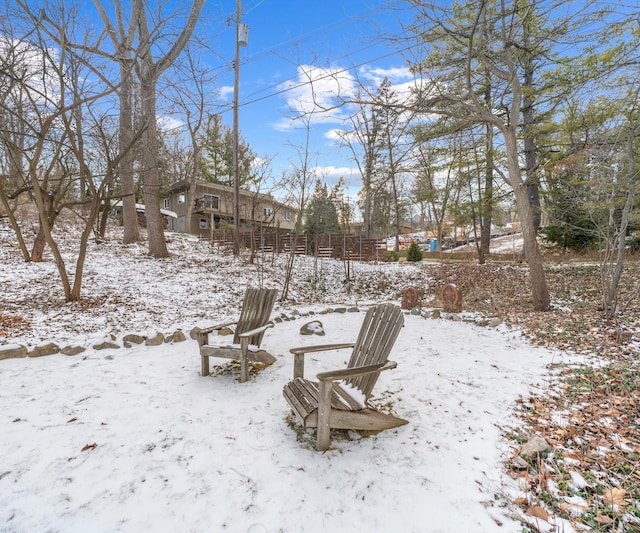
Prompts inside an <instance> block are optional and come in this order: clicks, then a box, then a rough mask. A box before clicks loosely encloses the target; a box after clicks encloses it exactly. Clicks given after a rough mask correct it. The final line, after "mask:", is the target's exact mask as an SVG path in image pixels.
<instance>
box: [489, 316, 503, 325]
mask: <svg viewBox="0 0 640 533" xmlns="http://www.w3.org/2000/svg"><path fill="white" fill-rule="evenodd" d="M500 324H502V319H501V318H498V317H494V318H492V319H491V320H489V323H488V324H487V326H488V327H490V328H497V327H498V326H499V325H500Z"/></svg>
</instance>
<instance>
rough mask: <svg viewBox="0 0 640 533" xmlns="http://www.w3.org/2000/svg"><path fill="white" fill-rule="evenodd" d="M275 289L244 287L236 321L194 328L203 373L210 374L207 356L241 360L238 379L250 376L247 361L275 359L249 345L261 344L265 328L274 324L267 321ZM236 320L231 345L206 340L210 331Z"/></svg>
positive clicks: (274, 297)
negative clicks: (240, 307)
mask: <svg viewBox="0 0 640 533" xmlns="http://www.w3.org/2000/svg"><path fill="white" fill-rule="evenodd" d="M276 294H277V290H276V289H247V292H246V294H245V296H244V302H243V303H242V310H241V311H240V318H239V319H238V321H237V322H229V323H227V324H220V325H217V326H211V327H208V328H204V329H199V330H197V331H196V332H195V337H196V340H197V341H198V344H199V345H200V358H201V361H202V375H203V376H208V375H209V357H222V358H225V359H234V360H236V361H240V381H241V382H245V381H247V379H249V363H250V362H255V363H262V364H265V365H270V364H273V363H274V362H275V360H276V359H275V357H273V356H272V355H271V354H270V353H267V352H265V351H264V350H257V351H256V350H250V349H249V346H256V347H260V344H261V343H262V337H263V336H264V332H265V331H266V330H267V329H269V328H271V327H273V322H269V317H270V316H271V311H272V310H273V304H274V302H275V299H276ZM233 324H236V328H235V332H234V336H233V345H231V346H229V345H226V346H225V345H221V344H220V345H217V344H209V333H211V332H213V331H216V330H220V329H222V328H223V327H229V326H232V325H233Z"/></svg>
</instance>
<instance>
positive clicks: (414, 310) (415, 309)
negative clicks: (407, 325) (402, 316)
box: [411, 305, 422, 315]
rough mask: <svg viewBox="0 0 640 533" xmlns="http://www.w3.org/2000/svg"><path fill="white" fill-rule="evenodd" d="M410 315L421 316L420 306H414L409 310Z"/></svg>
mask: <svg viewBox="0 0 640 533" xmlns="http://www.w3.org/2000/svg"><path fill="white" fill-rule="evenodd" d="M411 314H412V315H421V314H422V307H420V306H417V305H416V306H415V307H412V308H411Z"/></svg>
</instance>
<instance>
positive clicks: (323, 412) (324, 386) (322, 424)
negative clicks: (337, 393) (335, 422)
mask: <svg viewBox="0 0 640 533" xmlns="http://www.w3.org/2000/svg"><path fill="white" fill-rule="evenodd" d="M332 389H333V383H332V382H331V381H325V380H322V379H321V380H320V382H319V386H318V396H319V397H318V442H317V444H316V449H317V450H318V451H319V452H323V451H325V450H328V449H329V442H330V441H331V428H330V427H329V421H330V418H331V392H332Z"/></svg>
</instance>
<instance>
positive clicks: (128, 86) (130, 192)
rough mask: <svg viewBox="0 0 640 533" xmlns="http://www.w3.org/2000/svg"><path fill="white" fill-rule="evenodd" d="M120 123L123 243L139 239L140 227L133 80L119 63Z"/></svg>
mask: <svg viewBox="0 0 640 533" xmlns="http://www.w3.org/2000/svg"><path fill="white" fill-rule="evenodd" d="M120 79H121V81H122V87H120V94H119V99H120V124H119V140H118V149H119V151H120V156H121V159H120V164H119V165H118V173H119V175H120V184H121V188H122V225H123V226H124V238H123V242H124V243H125V244H130V243H133V242H138V241H139V240H140V228H139V227H138V212H137V210H136V189H135V182H134V178H133V174H134V173H133V161H134V155H133V147H132V146H131V143H132V142H133V105H132V95H133V80H132V76H131V69H130V66H128V65H126V64H123V63H120Z"/></svg>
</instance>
